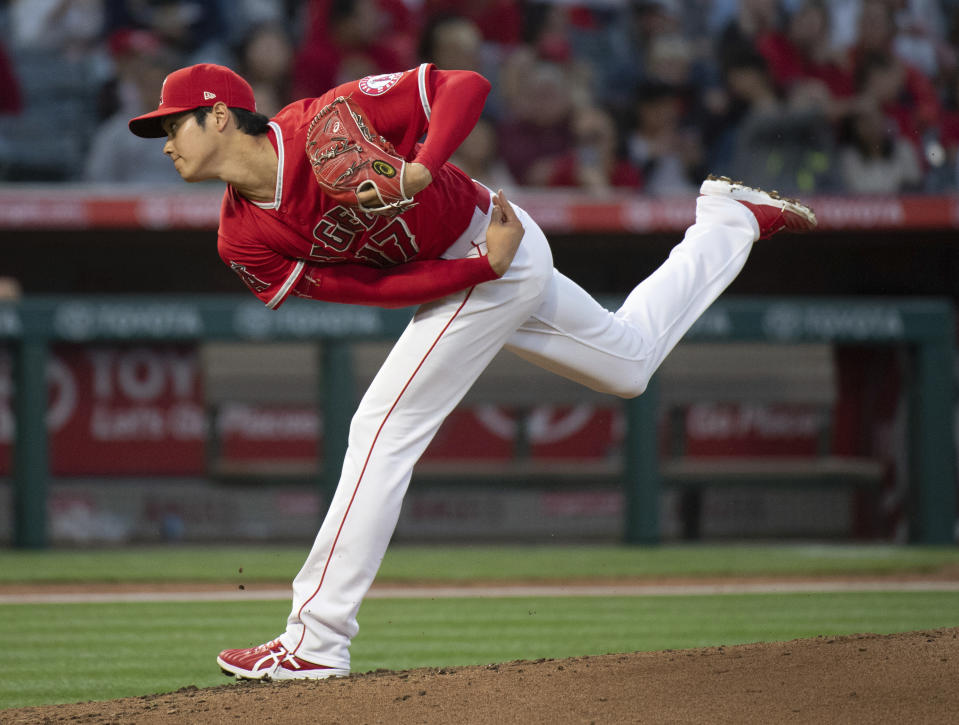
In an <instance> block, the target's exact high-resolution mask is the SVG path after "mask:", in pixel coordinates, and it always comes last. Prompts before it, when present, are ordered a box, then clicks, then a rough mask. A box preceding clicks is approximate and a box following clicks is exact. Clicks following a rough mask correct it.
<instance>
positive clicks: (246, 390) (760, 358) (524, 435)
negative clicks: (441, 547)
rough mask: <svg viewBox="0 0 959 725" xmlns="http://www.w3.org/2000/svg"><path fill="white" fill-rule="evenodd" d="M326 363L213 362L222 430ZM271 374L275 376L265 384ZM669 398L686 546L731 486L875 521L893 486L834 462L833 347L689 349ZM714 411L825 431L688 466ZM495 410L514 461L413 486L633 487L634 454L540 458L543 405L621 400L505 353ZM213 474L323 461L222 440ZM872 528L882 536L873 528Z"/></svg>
mask: <svg viewBox="0 0 959 725" xmlns="http://www.w3.org/2000/svg"><path fill="white" fill-rule="evenodd" d="M389 347H390V346H389V344H388V343H379V342H377V343H373V342H367V343H360V344H356V345H352V346H351V362H352V366H353V371H354V377H355V379H356V394H357V396H358V395H359V394H361V393H362V391H363V389H365V386H366V385H367V384H368V382H369V380H371V379H372V376H373V375H374V374H375V372H376V370H377V369H378V368H379V365H380V363H381V362H382V360H383V359H384V358H385V356H386V354H387V352H388V350H389ZM316 360H317V354H316V349H315V347H314V346H311V345H308V344H307V345H305V344H293V345H281V346H270V345H268V346H250V345H242V346H239V347H238V346H236V345H231V344H227V345H217V346H208V347H207V352H206V354H205V367H206V369H207V376H208V380H207V385H206V387H207V392H208V398H209V403H210V406H211V420H214V419H215V417H216V415H215V414H216V410H217V409H218V408H219V407H220V406H222V405H223V404H224V403H225V402H227V401H237V400H239V402H244V403H248V404H284V403H286V404H291V403H295V404H303V403H305V402H315V401H316V397H317V395H316V392H315V391H317V390H318V389H319V386H318V385H317V381H316V378H317V371H316ZM263 371H269V372H268V373H264V372H263ZM657 385H658V390H659V399H660V428H661V430H660V433H661V434H662V435H664V436H665V441H664V445H662V446H661V459H660V469H659V470H660V476H661V480H662V484H663V486H664V487H668V488H672V489H675V490H676V491H677V493H678V507H679V510H678V512H677V514H678V517H679V519H680V524H681V535H682V536H683V538H688V539H695V538H700V537H701V536H702V534H703V528H704V527H703V520H702V516H703V505H702V504H703V497H704V493H705V492H706V491H707V490H709V489H718V488H721V487H722V488H732V487H755V488H757V489H759V488H765V489H772V488H778V489H783V488H802V489H807V488H814V487H829V488H837V487H839V488H843V489H848V490H849V491H850V492H856V494H857V495H859V496H860V498H861V500H862V502H864V504H865V507H866V509H867V510H868V511H870V512H871V513H870V516H871V517H873V518H874V516H875V510H876V501H877V500H878V496H877V489H878V486H879V485H880V483H881V481H882V477H883V465H882V463H881V462H880V461H878V460H875V459H868V458H859V457H856V458H852V457H846V456H838V455H834V454H833V453H832V452H831V451H830V440H831V429H830V421H831V414H832V407H833V405H834V404H835V399H836V390H835V380H834V371H833V367H832V360H831V353H830V349H829V347H828V346H827V345H818V344H816V345H794V346H778V345H767V344H751V343H750V344H739V343H736V344H728V345H726V344H713V343H708V344H695V343H683V344H681V345H680V346H679V347H678V348H677V349H676V350H675V351H674V352H673V353H672V355H670V357H668V358H667V360H666V361H665V362H664V364H663V366H662V368H661V370H660V371H659V372H658V373H657ZM704 402H720V403H733V404H737V405H759V406H763V405H770V404H796V405H802V406H804V407H811V408H815V409H816V410H817V411H819V412H820V419H821V420H822V422H823V425H822V427H821V429H820V431H819V435H818V438H819V443H818V446H817V450H816V451H815V452H814V454H813V455H803V456H788V457H787V456H782V455H776V456H757V455H753V454H749V455H744V454H739V455H735V456H722V457H698V456H690V455H687V451H686V450H685V446H686V443H685V441H686V433H685V417H684V416H685V414H686V412H687V411H688V410H689V407H690V406H691V405H696V404H702V403H704ZM483 404H487V405H489V404H492V405H497V406H503V407H504V408H508V409H510V411H511V412H512V414H513V415H514V416H515V419H516V424H515V426H514V430H515V438H514V440H513V441H512V450H513V455H512V457H511V458H509V459H483V458H478V459H475V460H471V459H465V460H463V459H460V460H455V461H447V460H436V459H431V458H430V457H426V458H425V459H424V460H422V461H421V462H420V463H419V464H418V465H417V466H416V468H415V470H414V473H413V484H414V485H419V486H422V485H427V486H458V485H473V486H489V485H495V486H497V487H500V488H509V487H519V486H527V487H535V488H549V489H562V488H566V489H570V488H576V489H590V488H593V489H597V488H604V489H615V488H618V487H622V486H623V485H624V481H625V478H624V456H623V451H622V450H619V451H616V450H612V451H611V454H610V455H608V456H604V457H601V458H589V459H558V458H557V459H549V458H543V457H539V456H534V455H533V454H532V444H533V441H532V440H531V436H530V428H529V419H530V414H531V412H532V411H533V410H534V409H535V408H536V407H537V406H542V405H553V406H574V405H581V404H586V405H595V406H600V407H606V408H609V407H615V406H618V405H622V404H623V403H622V402H621V401H619V400H618V399H616V398H614V397H612V396H609V395H603V394H600V393H597V392H595V391H592V390H590V389H588V388H586V387H583V386H581V385H578V384H576V383H573V382H571V381H568V380H565V379H563V378H561V377H558V376H556V375H554V374H551V373H548V372H545V371H542V370H540V369H538V368H536V367H534V366H532V365H530V364H529V363H527V362H525V361H523V360H521V359H519V358H517V357H516V356H515V355H513V354H512V353H509V352H506V351H504V352H502V353H500V355H498V356H497V357H496V358H495V359H494V361H493V362H492V363H491V365H490V367H489V368H488V369H487V370H486V371H485V372H484V374H483V375H482V376H481V377H480V378H479V379H478V380H477V382H476V384H475V385H474V386H473V388H472V389H471V390H470V391H469V393H468V394H467V396H466V398H465V399H464V401H463V405H466V406H476V405H483ZM209 452H210V456H209V470H210V474H211V476H212V477H214V478H218V479H228V480H233V481H237V480H244V479H248V480H280V479H282V480H287V481H290V480H296V481H298V482H314V483H315V482H316V481H317V477H318V476H319V475H320V467H319V466H318V465H317V462H316V461H301V462H293V463H289V462H281V461H273V462H271V461H256V462H250V461H246V462H236V461H229V460H225V459H224V458H223V457H221V456H220V455H219V452H218V446H217V444H216V436H215V435H213V436H211V445H210V446H209ZM870 528H872V527H870Z"/></svg>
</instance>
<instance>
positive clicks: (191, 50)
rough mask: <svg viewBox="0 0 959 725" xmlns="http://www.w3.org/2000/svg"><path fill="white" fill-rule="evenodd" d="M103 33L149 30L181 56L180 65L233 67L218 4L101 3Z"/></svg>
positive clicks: (168, 0) (172, 0)
mask: <svg viewBox="0 0 959 725" xmlns="http://www.w3.org/2000/svg"><path fill="white" fill-rule="evenodd" d="M104 2H105V7H106V31H107V33H108V34H109V33H113V32H115V31H117V30H124V29H127V28H136V29H139V30H149V31H150V32H152V33H154V34H155V35H156V36H157V37H158V38H160V39H161V40H162V41H163V42H164V43H165V44H166V45H168V46H169V47H170V48H171V49H173V50H174V51H175V52H177V53H179V54H180V56H181V64H182V65H190V64H192V63H220V64H222V65H233V56H232V54H231V53H230V50H229V40H228V37H227V33H228V26H227V23H226V19H225V13H224V11H223V8H222V6H221V4H220V2H218V1H211V0H206V1H205V2H201V1H200V0H194V1H191V0H104Z"/></svg>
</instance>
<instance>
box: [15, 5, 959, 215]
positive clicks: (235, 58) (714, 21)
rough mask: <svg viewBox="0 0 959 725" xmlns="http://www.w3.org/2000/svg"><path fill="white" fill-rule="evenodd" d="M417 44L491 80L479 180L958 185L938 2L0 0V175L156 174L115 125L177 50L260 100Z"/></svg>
mask: <svg viewBox="0 0 959 725" xmlns="http://www.w3.org/2000/svg"><path fill="white" fill-rule="evenodd" d="M424 61H429V62H432V63H435V64H436V65H437V66H438V67H440V68H446V69H470V70H475V71H477V72H479V73H482V74H483V75H484V76H486V77H487V78H489V79H490V80H491V81H492V83H493V91H492V93H491V95H490V98H489V100H488V102H487V104H486V108H485V111H484V115H483V118H482V119H481V121H480V123H479V124H477V126H476V129H475V130H474V131H473V133H472V134H471V135H470V136H469V138H467V140H466V141H465V142H464V144H463V146H462V147H461V148H460V149H459V150H458V151H457V153H456V155H455V156H454V158H453V161H454V162H455V163H458V164H459V165H461V166H462V168H464V169H465V170H466V171H467V172H468V173H470V174H471V175H473V176H475V177H476V178H478V179H479V180H481V181H484V182H486V183H488V184H490V185H491V186H494V187H505V188H509V187H516V186H545V187H576V188H580V189H582V190H584V191H585V192H586V193H603V192H605V191H607V190H609V189H611V188H624V189H629V190H634V191H636V192H638V193H642V194H645V195H648V196H669V195H676V194H689V193H693V192H694V191H695V189H696V188H697V186H698V184H699V182H700V181H701V179H702V178H703V176H704V175H705V174H706V173H710V172H714V173H720V174H726V175H729V176H734V177H737V178H744V179H748V180H749V181H750V182H751V183H755V184H759V185H764V186H769V187H772V188H777V189H779V190H781V191H784V192H786V193H800V194H817V193H824V194H868V193H883V194H888V193H938V194H942V193H952V192H955V191H957V189H959V0H828V1H827V0H582V1H581V2H575V0H562V1H560V0H551V1H547V0H539V1H536V2H533V1H530V0H206V1H204V2H200V1H191V0H6V1H5V2H2V1H0V180H3V181H7V182H18V181H66V182H95V183H123V184H132V183H145V184H165V183H176V182H177V181H178V179H179V177H178V176H177V175H176V173H175V171H174V170H173V168H172V165H171V164H169V163H168V162H167V161H166V159H165V158H163V156H162V154H161V153H160V147H162V140H158V141H157V142H156V143H155V144H154V145H152V146H151V145H150V142H145V141H143V140H142V139H137V138H135V137H133V136H132V134H130V133H129V132H128V130H127V128H126V121H127V120H128V119H129V118H130V117H131V116H133V115H137V114H139V113H141V112H143V111H144V110H146V109H149V108H152V107H154V106H155V104H156V101H157V97H158V93H159V88H160V83H161V81H162V78H163V77H164V75H165V74H166V73H167V72H169V71H170V70H172V69H174V68H177V67H179V66H182V65H186V64H190V63H195V62H216V63H223V64H226V65H230V66H231V67H233V68H235V69H236V70H238V71H239V72H240V73H242V74H243V75H244V76H245V77H246V78H247V79H248V80H249V81H250V83H251V84H252V85H253V87H254V89H255V92H256V97H257V100H258V104H259V108H260V110H261V111H262V112H264V113H266V114H267V115H271V114H272V113H274V112H275V111H277V110H278V109H279V108H281V107H282V106H283V105H284V104H286V103H288V102H290V101H292V100H295V99H297V98H301V97H308V96H315V95H319V94H321V93H322V92H324V91H325V90H326V89H327V88H329V87H331V86H333V85H335V84H337V83H339V82H342V81H345V80H352V79H355V78H359V77H361V76H365V75H371V74H379V73H388V72H393V71H397V70H405V69H408V68H412V67H414V66H415V65H417V64H418V63H421V62H424Z"/></svg>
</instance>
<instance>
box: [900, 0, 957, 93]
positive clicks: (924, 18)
mask: <svg viewBox="0 0 959 725" xmlns="http://www.w3.org/2000/svg"><path fill="white" fill-rule="evenodd" d="M890 2H891V4H892V6H893V8H894V20H895V25H896V28H897V32H896V36H895V40H894V41H893V47H894V49H895V52H896V55H898V56H899V57H900V58H902V59H903V60H905V61H906V62H908V63H909V64H910V65H913V66H915V67H916V68H918V69H919V70H920V71H921V72H922V73H923V75H925V76H926V77H927V78H930V79H933V80H935V79H936V78H938V77H939V75H940V74H941V73H942V72H943V71H944V70H947V69H949V68H951V67H952V66H953V65H954V64H955V50H954V49H950V48H948V47H947V45H946V43H945V32H944V29H945V28H946V27H947V25H946V19H945V17H944V14H943V8H942V5H941V3H940V1H939V0H890Z"/></svg>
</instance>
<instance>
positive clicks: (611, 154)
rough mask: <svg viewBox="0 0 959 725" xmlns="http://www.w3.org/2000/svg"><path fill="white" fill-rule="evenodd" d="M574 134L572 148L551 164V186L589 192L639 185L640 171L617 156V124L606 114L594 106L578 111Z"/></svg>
mask: <svg viewBox="0 0 959 725" xmlns="http://www.w3.org/2000/svg"><path fill="white" fill-rule="evenodd" d="M573 133H574V135H575V142H574V146H573V148H572V149H571V150H570V151H569V152H568V153H566V154H564V155H562V156H560V157H559V158H558V159H556V160H555V162H554V163H553V164H552V169H551V173H550V176H549V179H548V184H549V185H550V186H576V187H579V188H581V189H585V190H587V191H590V192H603V191H607V190H609V189H611V188H613V187H626V188H632V189H638V188H639V187H641V186H642V183H643V180H642V177H641V176H640V174H639V172H637V170H636V169H635V168H634V167H633V166H631V165H630V164H629V163H628V162H626V161H625V160H623V159H622V158H621V157H620V155H619V139H618V137H617V132H616V124H615V123H614V122H613V118H612V116H610V115H609V114H608V113H607V112H606V111H604V110H602V109H601V108H598V107H596V106H591V107H586V108H581V109H578V110H577V111H576V113H575V115H574V118H573Z"/></svg>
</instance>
